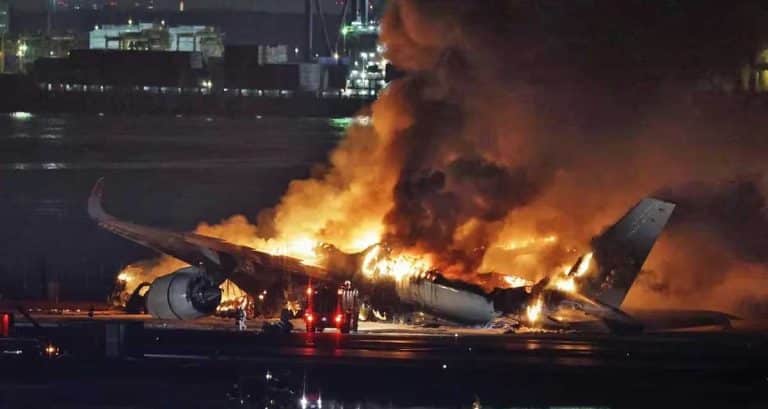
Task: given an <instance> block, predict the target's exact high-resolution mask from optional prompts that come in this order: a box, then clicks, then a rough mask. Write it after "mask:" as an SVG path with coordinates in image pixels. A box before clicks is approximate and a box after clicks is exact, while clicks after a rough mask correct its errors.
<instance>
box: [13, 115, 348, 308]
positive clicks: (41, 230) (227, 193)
mask: <svg viewBox="0 0 768 409" xmlns="http://www.w3.org/2000/svg"><path fill="white" fill-rule="evenodd" d="M341 136H342V129H341V128H340V127H339V124H338V123H337V122H334V121H329V120H327V119H295V118H294V119H288V118H253V119H250V120H244V119H238V120H235V119H224V118H205V117H203V118H200V117H194V118H189V117H119V116H118V117H114V116H100V115H93V116H31V117H27V116H26V115H6V114H0V146H2V149H0V294H2V295H3V296H4V297H6V298H18V297H32V298H36V297H40V296H41V295H42V294H43V287H44V284H43V283H44V282H46V281H59V282H60V285H61V297H62V298H63V299H90V300H99V299H103V298H105V297H106V296H107V294H108V292H109V290H110V288H111V285H112V282H113V279H114V276H115V274H116V272H117V271H118V270H119V269H120V268H121V267H122V266H123V265H125V264H127V263H130V262H132V261H135V260H137V259H140V258H144V257H150V256H152V252H151V251H149V250H147V249H143V248H141V247H140V246H137V245H134V244H132V243H129V242H127V241H125V240H123V239H120V238H118V237H116V236H113V235H111V234H109V233H107V232H105V231H102V230H100V229H97V228H96V227H95V225H94V224H93V223H92V222H91V221H90V219H88V216H87V213H86V207H85V201H86V199H87V197H88V194H89V191H90V189H91V187H92V186H93V184H94V182H95V181H96V180H97V179H98V178H100V177H105V178H106V190H105V207H106V208H107V209H108V210H109V211H110V212H112V213H113V214H115V215H118V216H120V217H121V218H125V219H127V220H132V221H135V222H138V223H143V224H149V225H154V226H159V227H164V228H169V229H175V230H191V229H194V227H195V226H196V225H197V223H199V222H201V221H207V222H217V221H219V220H221V219H223V218H226V217H228V216H230V215H233V214H244V215H246V216H248V217H249V218H251V219H252V220H255V217H256V215H257V214H258V212H259V210H261V209H263V208H265V207H269V206H273V205H275V204H276V203H277V201H278V200H279V198H280V196H281V195H282V193H283V192H284V191H285V189H286V187H287V185H288V183H289V181H290V180H292V179H295V178H303V177H307V176H308V175H309V172H310V170H311V169H312V166H313V165H314V164H316V163H322V161H324V160H325V158H326V157H327V154H328V152H329V150H331V149H332V148H333V147H334V146H335V145H336V144H337V142H338V141H339V139H340V137H341Z"/></svg>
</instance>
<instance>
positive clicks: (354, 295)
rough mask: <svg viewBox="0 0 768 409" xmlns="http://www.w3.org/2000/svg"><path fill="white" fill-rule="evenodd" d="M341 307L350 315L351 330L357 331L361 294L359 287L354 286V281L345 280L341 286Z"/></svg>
mask: <svg viewBox="0 0 768 409" xmlns="http://www.w3.org/2000/svg"><path fill="white" fill-rule="evenodd" d="M341 308H342V310H344V313H345V314H347V315H349V330H350V331H355V332H357V320H358V315H359V314H360V295H359V293H358V291H357V289H355V288H352V282H350V281H349V280H347V281H345V282H344V285H343V286H342V287H341Z"/></svg>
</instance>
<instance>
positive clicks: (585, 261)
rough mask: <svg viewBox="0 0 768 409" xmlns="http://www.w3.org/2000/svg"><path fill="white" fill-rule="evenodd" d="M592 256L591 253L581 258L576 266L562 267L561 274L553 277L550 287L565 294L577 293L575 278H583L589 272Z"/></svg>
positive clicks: (577, 287)
mask: <svg viewBox="0 0 768 409" xmlns="http://www.w3.org/2000/svg"><path fill="white" fill-rule="evenodd" d="M592 256H593V253H591V252H590V253H587V254H585V255H584V256H582V257H581V259H580V261H579V264H578V266H575V267H568V266H564V267H563V270H562V273H561V274H558V275H557V276H555V277H553V279H552V283H551V284H550V286H552V287H554V288H556V289H558V290H560V291H563V292H566V293H575V292H577V291H578V290H579V286H578V282H577V278H581V277H584V276H585V275H586V274H587V273H588V272H589V268H590V266H591V263H592ZM574 270H575V271H574Z"/></svg>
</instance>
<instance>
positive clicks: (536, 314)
mask: <svg viewBox="0 0 768 409" xmlns="http://www.w3.org/2000/svg"><path fill="white" fill-rule="evenodd" d="M543 309H544V301H543V300H542V299H541V298H537V299H536V301H534V302H533V303H531V304H530V305H528V306H527V307H526V308H525V315H526V317H528V322H529V323H531V324H535V323H536V322H537V321H538V320H539V318H541V312H542V310H543Z"/></svg>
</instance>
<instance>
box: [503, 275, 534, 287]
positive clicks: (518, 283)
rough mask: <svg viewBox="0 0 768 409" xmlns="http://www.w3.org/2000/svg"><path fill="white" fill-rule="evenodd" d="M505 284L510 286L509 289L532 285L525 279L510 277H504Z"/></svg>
mask: <svg viewBox="0 0 768 409" xmlns="http://www.w3.org/2000/svg"><path fill="white" fill-rule="evenodd" d="M504 282H505V283H507V285H509V288H517V287H525V286H526V285H528V284H530V282H529V281H528V280H526V279H524V278H521V277H518V276H510V275H506V276H504Z"/></svg>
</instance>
